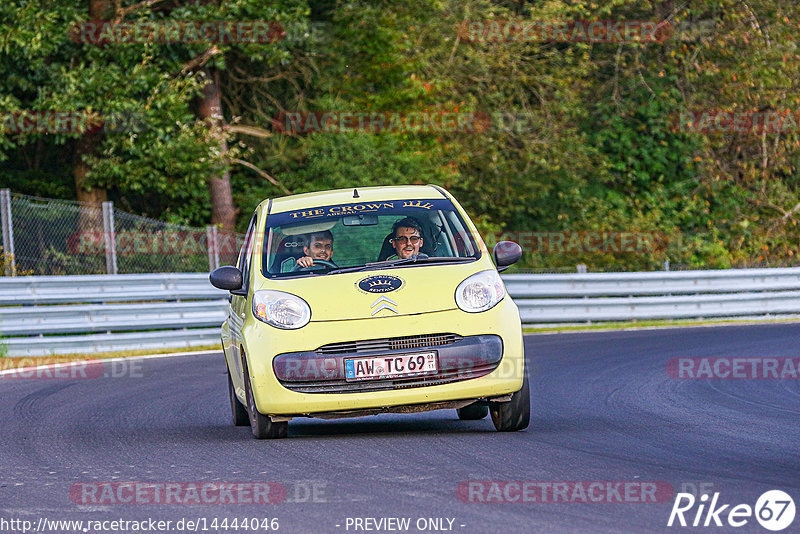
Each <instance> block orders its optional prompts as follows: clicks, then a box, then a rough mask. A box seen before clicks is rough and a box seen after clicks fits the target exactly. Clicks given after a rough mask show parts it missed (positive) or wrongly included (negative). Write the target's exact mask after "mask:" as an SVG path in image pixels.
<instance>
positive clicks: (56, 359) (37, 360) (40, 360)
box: [0, 344, 222, 369]
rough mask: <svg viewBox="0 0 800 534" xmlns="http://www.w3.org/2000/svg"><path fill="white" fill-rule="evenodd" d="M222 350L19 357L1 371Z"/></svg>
mask: <svg viewBox="0 0 800 534" xmlns="http://www.w3.org/2000/svg"><path fill="white" fill-rule="evenodd" d="M212 350H222V347H221V346H220V345H219V344H215V345H202V346H199V347H179V348H173V349H167V348H165V349H137V350H123V351H117V352H92V353H80V354H53V355H52V356H19V357H5V358H3V362H2V364H0V369H15V368H18V367H33V366H36V365H50V364H54V363H69V362H76V361H86V360H108V359H111V358H130V357H133V356H146V355H149V354H173V353H181V352H198V351H212Z"/></svg>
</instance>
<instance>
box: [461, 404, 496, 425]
mask: <svg viewBox="0 0 800 534" xmlns="http://www.w3.org/2000/svg"><path fill="white" fill-rule="evenodd" d="M456 412H457V413H458V418H459V419H461V420H462V421H477V420H478V419H483V418H484V417H486V416H487V415H489V406H488V405H487V404H486V403H485V402H474V403H472V404H469V405H467V406H464V407H463V408H458V409H457V410H456Z"/></svg>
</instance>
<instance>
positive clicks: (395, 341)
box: [315, 334, 461, 354]
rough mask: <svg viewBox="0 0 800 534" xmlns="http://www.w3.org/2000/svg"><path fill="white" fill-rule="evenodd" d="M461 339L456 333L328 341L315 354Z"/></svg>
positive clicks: (379, 349) (364, 350)
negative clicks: (337, 341)
mask: <svg viewBox="0 0 800 534" xmlns="http://www.w3.org/2000/svg"><path fill="white" fill-rule="evenodd" d="M460 340H461V336H459V335H456V334H422V335H418V336H403V337H390V338H383V339H366V340H359V341H344V342H341V343H328V344H327V345H323V346H321V347H320V348H318V349H317V350H316V351H315V352H316V353H317V354H345V353H353V352H372V351H383V350H396V349H416V348H421V347H438V346H442V345H449V344H451V343H455V342H457V341H460Z"/></svg>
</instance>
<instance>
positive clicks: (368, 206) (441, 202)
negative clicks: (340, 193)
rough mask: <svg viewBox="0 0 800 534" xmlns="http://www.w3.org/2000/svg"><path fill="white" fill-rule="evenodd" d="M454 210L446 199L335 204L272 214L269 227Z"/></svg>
mask: <svg viewBox="0 0 800 534" xmlns="http://www.w3.org/2000/svg"><path fill="white" fill-rule="evenodd" d="M454 209H455V207H454V206H453V203H452V202H450V200H449V199H446V198H436V199H412V200H382V201H375V202H355V203H351V204H335V205H332V206H320V207H315V208H304V209H302V210H294V211H286V212H282V213H272V214H270V215H269V225H270V226H272V227H275V226H281V225H285V224H292V223H303V222H312V221H318V220H325V219H330V218H332V217H342V216H347V215H362V214H374V215H391V214H403V215H409V211H417V210H418V211H420V212H427V211H436V210H454Z"/></svg>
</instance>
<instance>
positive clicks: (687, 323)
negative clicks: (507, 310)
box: [522, 317, 800, 334]
mask: <svg viewBox="0 0 800 534" xmlns="http://www.w3.org/2000/svg"><path fill="white" fill-rule="evenodd" d="M796 322H800V318H798V317H795V318H786V319H777V318H776V319H759V320H755V319H717V320H702V321H693V320H682V321H673V320H661V321H622V322H607V323H594V324H584V325H564V326H546V327H542V328H531V327H525V328H523V329H522V332H523V333H525V334H538V333H554V332H582V331H587V332H591V331H597V330H600V331H602V330H636V329H639V328H680V327H691V326H722V325H735V324H761V323H796Z"/></svg>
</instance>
